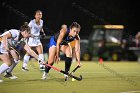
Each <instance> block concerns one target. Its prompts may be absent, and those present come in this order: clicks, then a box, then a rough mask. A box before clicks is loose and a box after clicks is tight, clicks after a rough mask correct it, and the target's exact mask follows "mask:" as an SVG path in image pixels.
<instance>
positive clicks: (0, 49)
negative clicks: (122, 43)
mask: <svg viewBox="0 0 140 93" xmlns="http://www.w3.org/2000/svg"><path fill="white" fill-rule="evenodd" d="M8 33H10V34H11V38H10V39H7V46H14V45H16V43H17V42H18V39H19V35H20V32H19V30H16V29H11V30H8V31H6V32H4V33H3V34H2V35H0V37H2V36H4V35H6V34H8ZM0 52H1V53H6V52H7V51H6V50H5V49H4V44H3V40H2V41H1V45H0Z"/></svg>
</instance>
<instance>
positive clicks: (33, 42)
mask: <svg viewBox="0 0 140 93" xmlns="http://www.w3.org/2000/svg"><path fill="white" fill-rule="evenodd" d="M28 26H29V27H30V28H31V34H32V35H33V37H30V38H29V41H28V45H29V46H31V47H36V46H39V45H41V41H40V38H39V35H40V31H41V29H42V27H43V20H40V25H37V24H36V22H35V19H34V20H31V21H30V23H29V25H28Z"/></svg>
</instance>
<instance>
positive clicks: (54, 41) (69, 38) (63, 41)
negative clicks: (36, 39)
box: [49, 29, 77, 48]
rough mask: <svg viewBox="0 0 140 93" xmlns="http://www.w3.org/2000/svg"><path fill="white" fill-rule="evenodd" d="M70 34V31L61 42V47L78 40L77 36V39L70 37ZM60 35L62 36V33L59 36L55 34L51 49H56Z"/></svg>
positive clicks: (51, 40)
mask: <svg viewBox="0 0 140 93" xmlns="http://www.w3.org/2000/svg"><path fill="white" fill-rule="evenodd" d="M69 32H70V29H68V30H67V32H66V35H65V36H64V38H63V40H62V42H61V45H68V43H70V42H72V41H74V40H75V39H76V38H77V36H75V37H73V36H69ZM59 34H60V32H58V33H57V34H55V35H54V36H52V37H51V39H50V43H49V48H50V47H56V42H57V39H58V36H59Z"/></svg>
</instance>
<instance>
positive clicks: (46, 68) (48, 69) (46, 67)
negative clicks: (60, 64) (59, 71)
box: [45, 61, 53, 73]
mask: <svg viewBox="0 0 140 93" xmlns="http://www.w3.org/2000/svg"><path fill="white" fill-rule="evenodd" d="M47 64H48V61H47ZM50 65H51V66H52V65H53V63H52V64H50ZM50 69H51V67H49V66H45V72H46V73H49V71H50Z"/></svg>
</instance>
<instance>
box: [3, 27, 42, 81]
mask: <svg viewBox="0 0 140 93" xmlns="http://www.w3.org/2000/svg"><path fill="white" fill-rule="evenodd" d="M28 37H30V28H29V26H28V25H23V26H21V27H20V30H16V29H11V30H9V31H6V32H4V33H3V34H2V35H0V40H1V42H0V59H1V60H2V61H3V62H4V63H3V64H2V65H1V66H0V75H1V74H2V73H4V72H5V71H7V72H8V73H11V71H12V70H13V68H14V67H15V66H16V64H17V63H18V62H19V54H18V52H17V49H18V50H19V51H20V50H22V49H25V50H26V51H27V52H28V53H29V54H30V55H32V56H33V57H35V58H36V59H38V60H40V59H39V56H38V55H37V54H36V53H35V52H34V51H33V50H32V49H31V48H30V47H29V46H28V45H27V40H28ZM0 82H3V80H1V79H0Z"/></svg>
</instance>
